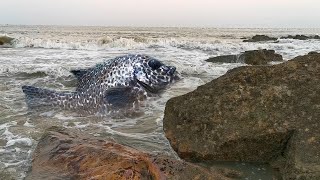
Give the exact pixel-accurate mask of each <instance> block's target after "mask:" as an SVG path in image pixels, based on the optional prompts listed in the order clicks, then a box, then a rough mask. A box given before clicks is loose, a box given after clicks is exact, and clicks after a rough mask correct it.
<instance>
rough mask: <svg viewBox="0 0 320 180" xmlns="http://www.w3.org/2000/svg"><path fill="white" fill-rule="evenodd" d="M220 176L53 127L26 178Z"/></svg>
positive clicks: (182, 162) (186, 164)
mask: <svg viewBox="0 0 320 180" xmlns="http://www.w3.org/2000/svg"><path fill="white" fill-rule="evenodd" d="M236 173H237V172H236ZM223 174H226V173H224V172H220V170H218V169H217V170H216V169H213V170H212V169H207V168H203V167H200V166H197V165H194V164H191V163H187V162H184V161H181V160H177V159H173V158H169V157H164V156H156V155H151V154H148V153H145V152H141V151H139V150H137V149H133V148H130V147H126V146H123V145H120V144H118V143H116V142H113V141H108V140H105V139H99V138H96V137H91V136H89V135H85V134H83V133H82V132H80V131H77V130H67V129H64V128H61V127H52V128H49V129H48V130H47V131H46V133H45V134H44V135H43V137H42V138H41V139H40V141H39V144H38V145H37V148H36V150H35V152H34V154H33V162H32V169H31V171H30V173H29V175H28V176H27V178H26V179H30V180H31V179H32V180H35V179H229V178H228V177H226V176H224V175H223Z"/></svg>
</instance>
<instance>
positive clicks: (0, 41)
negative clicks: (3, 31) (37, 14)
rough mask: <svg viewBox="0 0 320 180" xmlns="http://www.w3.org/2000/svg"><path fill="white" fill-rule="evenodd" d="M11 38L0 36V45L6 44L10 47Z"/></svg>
mask: <svg viewBox="0 0 320 180" xmlns="http://www.w3.org/2000/svg"><path fill="white" fill-rule="evenodd" d="M12 40H13V38H11V37H8V36H0V45H5V44H8V45H10V44H11V42H12Z"/></svg>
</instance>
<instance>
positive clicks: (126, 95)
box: [105, 87, 138, 108]
mask: <svg viewBox="0 0 320 180" xmlns="http://www.w3.org/2000/svg"><path fill="white" fill-rule="evenodd" d="M137 93H138V92H137V90H136V89H134V88H133V87H115V88H110V89H108V90H107V91H106V94H105V100H106V102H107V104H110V105H111V106H112V107H116V108H123V107H125V106H128V105H132V103H134V102H135V101H136V100H137V97H138V94H137Z"/></svg>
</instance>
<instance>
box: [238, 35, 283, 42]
mask: <svg viewBox="0 0 320 180" xmlns="http://www.w3.org/2000/svg"><path fill="white" fill-rule="evenodd" d="M276 40H277V38H273V37H269V36H266V35H255V36H253V37H252V38H251V39H248V40H243V42H261V41H276Z"/></svg>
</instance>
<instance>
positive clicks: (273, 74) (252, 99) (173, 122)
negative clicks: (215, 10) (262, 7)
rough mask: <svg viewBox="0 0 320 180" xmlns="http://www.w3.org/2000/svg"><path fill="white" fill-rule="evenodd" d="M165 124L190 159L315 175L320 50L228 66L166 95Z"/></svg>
mask: <svg viewBox="0 0 320 180" xmlns="http://www.w3.org/2000/svg"><path fill="white" fill-rule="evenodd" d="M164 131H165V135H166V137H167V138H168V139H169V141H170V143H171V145H172V147H173V148H174V149H175V151H176V152H177V153H178V155H179V156H180V157H181V158H183V159H187V160H189V161H206V160H213V161H245V162H260V163H271V165H272V166H273V167H274V168H276V169H279V171H280V173H281V174H282V176H283V178H284V179H297V178H301V179H320V54H310V55H306V56H301V57H297V58H295V59H293V60H290V61H288V62H285V63H282V64H279V65H274V66H247V67H239V68H236V69H233V70H230V71H228V72H227V73H226V74H225V75H223V76H221V77H220V78H218V79H215V80H213V81H211V82H209V83H207V84H205V85H203V86H200V87H198V88H197V89H196V90H195V91H193V92H190V93H188V94H185V95H183V96H179V97H175V98H172V99H170V100H169V101H168V102H167V105H166V109H165V116H164Z"/></svg>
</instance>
